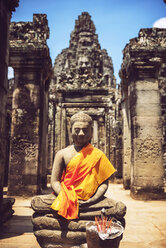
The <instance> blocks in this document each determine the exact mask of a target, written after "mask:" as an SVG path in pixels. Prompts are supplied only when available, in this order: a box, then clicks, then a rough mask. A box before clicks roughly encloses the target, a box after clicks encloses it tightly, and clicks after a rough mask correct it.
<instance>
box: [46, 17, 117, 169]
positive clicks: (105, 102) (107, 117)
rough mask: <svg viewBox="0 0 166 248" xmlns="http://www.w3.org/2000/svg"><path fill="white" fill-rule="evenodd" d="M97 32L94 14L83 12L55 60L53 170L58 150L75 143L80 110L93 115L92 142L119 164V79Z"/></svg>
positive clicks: (51, 131)
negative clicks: (74, 127) (74, 130)
mask: <svg viewBox="0 0 166 248" xmlns="http://www.w3.org/2000/svg"><path fill="white" fill-rule="evenodd" d="M95 31H96V29H95V25H94V23H93V21H92V20H91V16H90V15H89V14H88V13H87V12H83V13H82V14H81V15H80V16H79V17H78V19H77V20H76V22H75V28H74V30H73V32H72V33H71V37H70V44H69V47H68V48H66V49H63V50H62V52H61V54H59V55H58V56H57V58H56V59H55V63H54V70H53V79H52V81H51V84H50V99H49V104H50V112H49V114H50V123H49V148H50V149H49V154H50V155H49V157H50V160H49V166H50V167H49V168H50V169H51V168H52V164H53V158H54V155H55V153H56V152H57V151H58V150H60V149H62V148H64V147H66V146H67V145H69V144H71V142H72V140H71V137H70V132H69V129H70V126H69V120H70V117H71V116H72V115H73V114H74V113H76V112H78V111H80V110H81V111H84V112H86V113H87V114H89V115H90V116H91V117H92V118H93V122H94V123H93V124H94V125H93V126H94V133H93V140H92V144H93V145H94V146H96V147H98V148H99V149H101V150H102V151H104V152H105V153H106V155H107V157H108V158H110V160H111V162H112V163H113V164H115V157H114V155H115V154H114V152H115V151H114V149H115V135H114V133H115V132H114V129H115V104H116V92H117V89H116V80H115V77H114V72H113V64H112V60H111V58H110V57H109V56H108V54H107V52H106V50H105V49H101V47H100V44H99V41H98V36H97V34H96V32H95ZM66 120H67V121H66Z"/></svg>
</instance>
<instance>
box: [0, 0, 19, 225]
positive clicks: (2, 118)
mask: <svg viewBox="0 0 166 248" xmlns="http://www.w3.org/2000/svg"><path fill="white" fill-rule="evenodd" d="M18 3H19V0H14V1H11V0H1V1H0V30H1V31H0V32H1V35H0V224H1V223H2V220H3V217H4V216H5V215H6V213H5V211H3V210H4V209H3V187H4V174H5V172H4V171H5V166H6V161H7V159H8V158H7V157H6V144H7V135H8V134H7V132H6V101H7V91H8V80H7V74H8V61H9V25H10V18H11V13H12V11H14V10H15V8H16V7H17V6H18ZM6 211H8V209H6ZM7 216H8V214H7Z"/></svg>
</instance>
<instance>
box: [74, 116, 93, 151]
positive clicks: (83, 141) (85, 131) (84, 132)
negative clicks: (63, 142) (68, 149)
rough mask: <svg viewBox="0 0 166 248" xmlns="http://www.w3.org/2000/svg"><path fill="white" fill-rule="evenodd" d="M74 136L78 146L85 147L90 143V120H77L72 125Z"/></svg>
mask: <svg viewBox="0 0 166 248" xmlns="http://www.w3.org/2000/svg"><path fill="white" fill-rule="evenodd" d="M72 138H73V142H74V144H75V145H76V146H80V147H83V146H85V145H87V144H88V143H90V141H91V138H92V127H91V125H89V123H88V122H84V121H76V122H75V123H74V124H73V126H72Z"/></svg>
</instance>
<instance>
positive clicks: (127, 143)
mask: <svg viewBox="0 0 166 248" xmlns="http://www.w3.org/2000/svg"><path fill="white" fill-rule="evenodd" d="M125 86H126V85H123V86H122V87H123V94H122V116H123V186H124V188H125V189H129V188H130V179H131V173H130V166H131V127H130V126H131V123H130V105H129V99H130V96H129V92H130V91H129V89H128V87H127V86H126V87H125Z"/></svg>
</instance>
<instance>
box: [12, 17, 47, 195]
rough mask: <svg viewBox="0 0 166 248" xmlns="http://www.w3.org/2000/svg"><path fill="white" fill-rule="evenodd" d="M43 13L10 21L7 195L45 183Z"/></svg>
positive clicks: (30, 191) (32, 190) (23, 192)
mask: <svg viewBox="0 0 166 248" xmlns="http://www.w3.org/2000/svg"><path fill="white" fill-rule="evenodd" d="M48 37H49V29H48V23H47V18H46V15H45V14H35V15H34V16H33V22H20V23H15V22H14V23H11V30H10V60H9V63H10V66H12V67H13V68H14V71H15V85H14V91H13V104H12V124H11V154H10V170H9V192H8V193H9V194H11V195H32V194H37V193H38V192H40V190H41V187H43V186H44V185H45V184H46V162H47V112H48V106H47V105H48V85H49V77H50V73H51V59H50V56H49V49H48V46H47V44H46V41H47V39H48Z"/></svg>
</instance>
